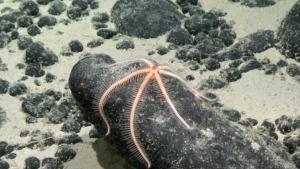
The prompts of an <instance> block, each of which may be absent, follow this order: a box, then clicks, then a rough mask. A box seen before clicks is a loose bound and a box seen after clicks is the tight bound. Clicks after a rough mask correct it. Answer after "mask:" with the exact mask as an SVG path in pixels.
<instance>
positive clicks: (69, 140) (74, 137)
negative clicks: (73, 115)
mask: <svg viewBox="0 0 300 169" xmlns="http://www.w3.org/2000/svg"><path fill="white" fill-rule="evenodd" d="M82 142H83V141H82V139H81V138H80V136H79V135H78V134H76V133H71V134H69V135H65V136H64V137H63V138H62V139H60V140H59V142H58V145H61V144H76V143H82Z"/></svg>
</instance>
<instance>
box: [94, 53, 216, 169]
mask: <svg viewBox="0 0 300 169" xmlns="http://www.w3.org/2000/svg"><path fill="white" fill-rule="evenodd" d="M138 61H140V62H143V63H145V64H146V65H148V66H149V68H145V69H140V70H136V71H134V72H133V73H131V74H129V75H127V76H126V77H124V78H121V79H120V80H117V81H116V82H114V83H113V84H112V85H110V86H109V87H108V88H107V89H106V90H105V92H104V93H103V94H102V96H101V97H100V98H98V99H97V101H96V105H97V109H98V111H99V112H100V115H101V117H102V119H103V120H104V122H105V125H106V127H107V132H106V134H105V136H108V135H109V134H110V132H111V129H110V125H109V122H108V119H107V117H106V115H105V112H104V105H105V103H106V101H107V99H108V98H109V96H110V95H111V94H112V93H113V92H114V91H115V90H116V89H118V88H120V87H121V86H122V85H125V84H126V83H129V82H130V81H131V80H132V79H133V78H135V77H137V76H139V75H142V74H147V75H146V76H145V78H144V79H143V81H142V83H141V85H140V87H139V89H138V91H137V94H136V95H135V97H134V101H133V103H132V105H131V111H130V114H129V127H128V129H129V130H130V131H129V136H130V137H131V141H132V143H133V146H130V147H133V149H132V150H131V151H132V152H133V154H134V155H135V156H136V158H137V159H139V160H140V162H141V163H144V164H145V165H146V167H147V168H150V167H151V161H150V159H149V158H148V156H147V154H146V153H145V150H144V148H143V147H142V146H141V143H140V141H139V139H138V136H137V135H136V124H135V123H136V114H137V106H138V103H139V100H140V99H141V97H142V94H143V91H144V90H145V88H146V86H147V84H148V83H149V81H150V80H151V79H152V78H154V79H155V81H156V83H157V84H158V87H159V89H160V91H161V92H162V95H163V97H164V99H165V100H166V101H167V103H168V105H169V106H170V108H171V110H172V112H173V113H174V114H175V115H176V117H177V118H178V120H179V121H180V122H181V123H182V124H183V125H184V126H185V127H186V128H187V129H188V130H192V129H193V128H194V127H193V126H191V125H189V124H188V123H187V122H186V121H185V120H184V119H183V118H182V116H181V115H180V112H178V111H177V109H176V107H175V105H174V104H173V102H172V100H171V99H170V97H169V94H168V92H167V90H166V87H165V84H164V83H163V80H162V76H161V74H163V75H166V76H169V77H172V78H175V79H177V80H179V81H180V82H181V83H182V84H183V85H184V86H185V87H186V88H187V89H188V90H189V91H190V92H191V93H192V94H193V95H194V96H195V98H197V99H200V98H204V99H205V100H208V101H216V100H217V98H215V99H210V98H207V97H205V96H204V95H202V94H201V93H199V92H198V91H197V90H195V89H194V88H192V87H191V86H190V85H189V84H188V83H187V82H186V81H185V80H184V79H183V78H181V77H180V76H179V75H177V74H175V73H174V72H173V71H172V70H171V69H170V68H169V67H167V66H156V65H154V64H153V63H152V62H151V61H150V60H147V59H137V60H126V61H122V62H118V63H114V64H111V65H108V66H106V68H110V67H112V66H115V65H118V64H122V63H126V62H138ZM132 143H131V144H132Z"/></svg>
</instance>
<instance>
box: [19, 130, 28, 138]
mask: <svg viewBox="0 0 300 169" xmlns="http://www.w3.org/2000/svg"><path fill="white" fill-rule="evenodd" d="M29 133H30V131H29V130H25V131H22V132H21V133H20V137H27V136H28V134H29Z"/></svg>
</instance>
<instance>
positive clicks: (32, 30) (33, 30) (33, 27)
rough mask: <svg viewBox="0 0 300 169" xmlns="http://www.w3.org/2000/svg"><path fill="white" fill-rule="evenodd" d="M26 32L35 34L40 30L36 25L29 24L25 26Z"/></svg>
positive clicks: (39, 32)
mask: <svg viewBox="0 0 300 169" xmlns="http://www.w3.org/2000/svg"><path fill="white" fill-rule="evenodd" d="M27 33H28V35H30V36H36V35H37V34H41V30H40V28H39V27H37V26H36V25H30V26H28V27H27Z"/></svg>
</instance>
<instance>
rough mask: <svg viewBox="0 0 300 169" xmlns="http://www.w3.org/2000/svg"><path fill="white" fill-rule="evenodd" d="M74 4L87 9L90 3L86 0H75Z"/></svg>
mask: <svg viewBox="0 0 300 169" xmlns="http://www.w3.org/2000/svg"><path fill="white" fill-rule="evenodd" d="M72 5H73V6H75V7H79V8H80V9H81V10H86V9H87V8H88V3H87V1H86V0H73V1H72Z"/></svg>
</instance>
